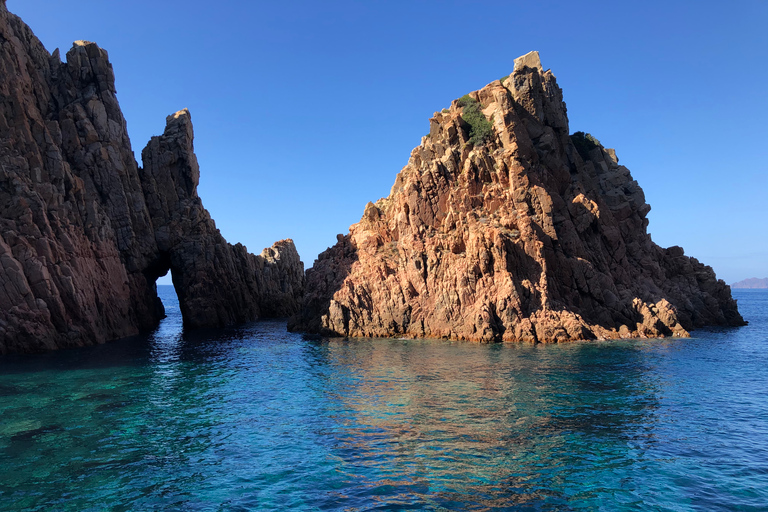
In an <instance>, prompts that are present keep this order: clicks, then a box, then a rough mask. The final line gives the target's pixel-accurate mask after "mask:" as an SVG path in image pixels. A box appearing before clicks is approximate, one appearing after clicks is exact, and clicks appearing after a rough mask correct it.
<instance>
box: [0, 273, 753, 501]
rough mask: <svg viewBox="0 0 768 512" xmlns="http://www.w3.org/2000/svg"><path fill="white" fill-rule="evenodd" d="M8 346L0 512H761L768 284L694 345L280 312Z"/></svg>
mask: <svg viewBox="0 0 768 512" xmlns="http://www.w3.org/2000/svg"><path fill="white" fill-rule="evenodd" d="M161 295H162V296H163V301H164V302H165V304H166V306H167V310H168V314H169V316H168V318H167V319H166V320H164V321H163V323H162V325H161V326H160V328H159V329H158V330H157V331H156V332H155V333H153V334H152V335H151V336H147V337H143V338H136V339H132V340H123V341H118V342H113V343H109V344H107V345H103V346H98V347H90V348H85V349H77V350H69V351H62V352H59V353H51V354H45V355H42V356H34V357H27V356H25V357H18V356H14V357H5V358H0V510H45V511H48V510H72V511H89V510H93V511H96V510H217V511H218V510H349V511H362V510H606V511H618V510H707V511H709V510H768V293H766V292H764V291H736V292H735V295H736V297H737V298H738V299H739V304H740V309H741V311H742V313H743V315H744V316H745V318H747V319H748V320H749V321H750V322H751V323H750V325H749V326H747V327H744V328H738V329H712V330H701V331H697V332H696V333H695V337H694V338H691V339H680V340H636V341H621V342H602V343H574V344H566V345H554V346H542V345H539V346H530V345H491V346H489V345H476V344H471V343H450V342H443V341H409V340H392V339H384V340H362V341H354V342H345V341H342V340H327V339H319V338H307V337H303V336H302V335H298V334H291V333H287V332H286V331H285V323H284V322H277V321H274V322H273V321H268V322H257V323H254V324H250V325H248V326H245V327H242V328H237V329H229V330H224V331H210V332H204V331H203V332H200V331H198V332H191V333H184V332H182V329H181V321H180V320H181V319H180V315H179V311H178V304H177V303H176V300H175V296H174V293H173V288H172V287H161Z"/></svg>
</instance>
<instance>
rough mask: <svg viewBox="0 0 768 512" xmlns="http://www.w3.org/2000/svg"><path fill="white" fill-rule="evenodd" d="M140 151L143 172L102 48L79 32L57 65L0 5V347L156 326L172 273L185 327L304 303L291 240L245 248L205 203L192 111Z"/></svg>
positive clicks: (90, 338)
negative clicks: (160, 284)
mask: <svg viewBox="0 0 768 512" xmlns="http://www.w3.org/2000/svg"><path fill="white" fill-rule="evenodd" d="M144 158H145V160H146V164H145V166H146V169H139V167H138V165H137V163H136V161H135V159H134V155H133V152H132V150H131V144H130V141H129V139H128V134H127V131H126V124H125V119H124V118H123V115H122V113H121V111H120V107H119V104H118V102H117V99H116V96H115V85H114V73H113V70H112V66H111V64H110V63H109V60H108V58H107V53H106V51H104V50H102V49H101V48H99V47H98V46H97V45H95V44H93V43H89V42H86V41H78V42H76V43H75V45H74V46H73V48H72V49H71V50H70V51H69V52H68V53H67V55H66V62H65V63H62V62H61V60H60V57H59V54H58V50H57V51H56V52H54V54H53V55H50V54H49V53H48V52H47V51H46V50H45V48H44V47H43V46H42V44H41V43H40V41H39V40H38V39H37V38H36V37H35V36H34V34H32V32H31V30H30V29H29V27H27V26H26V25H25V24H24V23H23V22H22V21H21V20H20V19H19V18H18V17H16V16H14V15H13V14H10V13H9V12H8V11H7V9H6V7H5V2H4V1H2V0H0V353H6V352H22V351H36V350H45V349H54V348H59V347H67V346H79V345H84V344H90V343H97V342H103V341H106V340H110V339H115V338H120V337H124V336H128V335H132V334H136V333H137V332H139V331H141V330H146V329H150V328H152V327H154V326H156V325H157V323H158V322H159V320H160V319H161V318H162V317H163V308H162V304H161V303H160V301H159V299H158V298H157V292H156V288H155V279H156V278H157V277H158V276H159V275H162V274H164V273H165V272H167V271H168V270H169V269H170V270H171V271H172V272H173V277H174V282H175V283H176V286H177V291H178V293H179V296H180V302H181V304H182V312H183V315H184V321H185V323H186V324H187V325H189V326H191V327H202V326H217V325H225V324H230V323H234V322H239V321H244V320H250V319H253V318H256V317H258V316H262V315H272V316H287V315H289V314H291V313H293V312H295V311H296V306H297V299H298V297H299V296H300V294H301V292H302V287H303V276H302V274H303V265H302V264H301V262H300V261H299V257H298V254H297V253H296V250H295V247H294V246H293V243H292V242H291V241H290V240H285V241H281V242H278V243H277V244H275V246H273V247H272V248H270V249H266V250H265V251H264V252H263V253H262V255H260V256H254V255H251V254H248V253H247V251H246V250H245V248H244V247H243V246H241V245H237V246H231V245H229V244H227V243H226V241H225V240H224V239H223V238H222V237H221V235H220V234H219V231H218V230H217V229H216V227H215V225H214V223H213V221H212V220H211V219H210V215H209V214H208V212H207V211H206V210H205V209H204V208H203V206H202V203H201V202H200V198H199V197H198V196H197V191H196V187H197V181H198V176H199V171H198V168H197V163H196V159H195V157H194V153H193V149H192V126H191V122H190V119H189V115H188V112H186V111H182V112H180V113H178V114H176V115H175V116H171V117H170V118H169V120H168V127H167V129H166V132H165V134H164V135H163V136H161V137H156V138H153V140H152V141H151V142H150V144H149V146H148V147H147V149H146V150H145V151H144Z"/></svg>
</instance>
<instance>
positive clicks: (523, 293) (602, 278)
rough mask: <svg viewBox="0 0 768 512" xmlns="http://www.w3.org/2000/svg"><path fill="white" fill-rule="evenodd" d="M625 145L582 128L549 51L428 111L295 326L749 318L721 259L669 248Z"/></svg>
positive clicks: (456, 331) (579, 330)
mask: <svg viewBox="0 0 768 512" xmlns="http://www.w3.org/2000/svg"><path fill="white" fill-rule="evenodd" d="M649 210H650V206H648V204H646V202H645V196H644V195H643V191H642V189H641V188H640V186H639V185H638V184H637V182H636V181H635V180H633V179H632V176H631V175H630V172H629V170H628V169H627V168H626V167H624V166H622V165H619V163H618V158H617V157H616V153H615V152H614V151H613V150H611V149H606V148H603V147H602V146H601V145H600V144H599V142H598V141H597V140H596V139H594V138H593V137H591V136H589V135H588V134H584V133H578V132H577V133H576V134H573V135H571V134H570V133H569V127H568V116H567V111H566V107H565V103H563V98H562V91H561V89H560V87H558V85H557V82H556V80H555V76H554V75H553V74H552V72H551V71H544V70H543V68H542V66H541V61H540V59H539V55H538V53H537V52H531V53H528V54H526V55H524V56H522V57H520V58H518V59H516V60H515V63H514V71H513V72H512V74H511V75H510V76H509V77H506V78H505V79H503V81H496V82H493V83H491V84H489V85H487V86H485V87H483V88H482V89H480V90H479V91H475V92H472V93H470V94H469V95H467V96H465V97H463V98H461V99H459V100H456V101H454V102H453V103H452V104H451V106H450V108H449V109H446V110H443V111H442V112H437V113H435V115H434V117H433V118H432V119H430V131H429V135H427V136H425V137H424V138H423V139H422V141H421V144H420V145H419V146H418V147H417V148H415V149H414V150H413V151H412V152H411V157H410V160H409V162H408V165H406V166H405V168H403V169H402V170H401V171H400V173H399V174H398V175H397V177H396V179H395V184H394V186H393V187H392V191H391V193H390V195H389V196H388V197H386V198H383V199H380V200H379V201H377V202H376V203H369V204H368V205H367V207H366V208H365V212H364V213H363V216H362V219H361V220H360V222H359V223H357V224H355V225H353V226H352V227H351V228H350V231H349V234H348V235H345V236H341V235H340V236H339V240H338V243H337V244H336V245H334V246H333V247H331V248H329V249H328V250H327V251H325V252H324V253H322V254H321V255H320V256H319V257H318V259H317V261H316V262H315V264H314V266H313V267H312V268H311V269H310V270H309V271H308V272H307V290H306V295H305V298H304V303H303V308H302V312H301V314H299V315H297V316H296V317H294V318H293V319H292V321H291V322H290V328H291V329H293V330H304V331H310V332H319V333H324V334H328V335H340V336H355V337H357V336H395V335H397V336H401V335H404V336H409V337H430V338H448V339H465V340H474V341H483V342H491V341H529V342H558V341H567V340H578V339H591V338H620V337H621V338H624V337H645V336H671V335H673V336H687V335H688V331H689V330H690V329H693V328H695V327H699V326H703V325H707V324H717V325H743V324H744V321H743V319H742V318H741V316H740V315H739V312H738V310H737V308H736V302H735V301H734V300H733V299H732V298H731V293H730V289H729V287H728V286H727V285H726V284H725V283H724V282H723V281H719V280H718V279H717V278H716V277H715V274H714V272H713V271H712V269H711V268H710V267H708V266H705V265H703V264H701V263H699V262H698V261H697V260H696V259H695V258H690V257H686V256H684V254H683V250H682V249H681V248H679V247H670V248H668V249H663V248H661V247H659V246H657V245H656V244H654V243H653V241H652V240H651V237H650V235H649V234H648V233H647V231H646V227H647V225H648V220H647V219H646V214H647V213H648V211H649Z"/></svg>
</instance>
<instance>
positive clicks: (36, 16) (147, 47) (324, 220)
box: [7, 0, 768, 283]
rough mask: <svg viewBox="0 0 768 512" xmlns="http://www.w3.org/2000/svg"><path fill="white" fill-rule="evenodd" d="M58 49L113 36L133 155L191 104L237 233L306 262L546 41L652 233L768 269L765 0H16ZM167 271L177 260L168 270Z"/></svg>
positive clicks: (727, 266) (577, 121) (215, 199)
mask: <svg viewBox="0 0 768 512" xmlns="http://www.w3.org/2000/svg"><path fill="white" fill-rule="evenodd" d="M7 4H8V8H9V10H11V11H12V12H14V13H16V14H18V15H20V16H21V17H22V18H23V19H24V20H25V21H26V22H27V24H29V25H30V26H31V27H32V30H33V31H34V32H35V34H36V35H37V36H38V37H39V38H40V39H41V40H42V41H43V43H44V44H45V46H46V48H47V49H48V50H49V51H53V50H54V49H55V48H57V47H60V48H61V50H62V53H65V52H66V50H67V49H69V48H70V46H71V43H72V41H74V40H76V39H87V40H91V41H95V42H97V43H98V44H99V45H100V46H101V47H103V48H105V49H107V50H108V51H109V55H110V60H111V62H112V64H113V66H114V68H115V72H116V75H117V90H118V99H119V100H120V104H121V106H122V109H123V112H124V114H125V117H126V119H127V121H128V130H129V132H130V135H131V140H132V143H133V149H134V152H135V153H136V155H137V157H139V158H140V153H141V149H142V148H143V147H144V145H145V144H146V142H147V140H148V139H149V137H151V136H152V135H156V134H159V133H161V132H162V130H163V127H164V125H165V116H166V115H168V114H170V113H173V112H175V111H177V110H179V109H181V108H184V107H187V108H189V109H190V111H191V112H192V118H193V121H194V125H195V134H196V139H195V149H196V152H197V156H198V159H199V161H200V168H201V181H200V188H199V193H200V196H201V197H202V198H203V203H204V204H205V206H206V207H207V208H208V210H209V211H210V212H211V215H212V216H213V218H214V219H215V220H216V223H217V226H218V227H219V228H220V230H221V232H222V233H223V235H224V236H225V237H226V238H227V240H228V241H229V242H231V243H235V242H241V243H243V244H245V245H246V246H247V247H248V249H249V250H250V251H251V252H256V253H258V252H260V251H261V249H262V248H263V247H266V246H269V245H271V244H272V243H273V242H274V241H276V240H279V239H281V238H286V237H290V238H293V239H294V240H295V242H296V245H297V247H298V249H299V252H300V254H301V256H302V259H303V260H304V263H305V265H306V266H307V267H309V266H311V265H312V262H313V261H314V259H315V257H316V256H317V254H318V253H319V252H321V251H323V250H324V249H325V248H326V247H328V246H329V245H332V244H333V243H334V242H335V235H336V234H337V233H346V232H347V230H348V227H349V225H350V224H353V223H355V222H357V221H358V220H359V219H360V216H361V215H362V212H363V208H364V206H365V204H366V203H367V202H368V201H375V200H376V199H378V198H379V197H382V196H386V195H388V193H389V189H390V187H391V186H392V183H393V182H394V179H395V175H396V173H397V172H398V171H399V170H400V169H401V168H402V167H403V166H404V165H405V164H406V163H407V161H408V156H409V154H410V151H411V149H412V148H413V147H415V146H416V145H417V144H418V143H419V140H420V138H421V136H422V135H424V134H425V133H426V132H427V131H428V126H429V123H428V119H429V117H430V116H431V115H432V114H433V112H435V111H438V110H440V109H442V108H443V107H447V106H448V105H449V104H450V102H451V100H453V99H454V98H458V97H460V96H462V95H463V94H465V93H467V92H469V91H472V90H475V89H478V88H480V87H482V86H483V85H485V84H487V83H488V82H491V81H492V80H495V79H497V78H500V77H502V76H504V75H507V74H509V73H510V71H511V70H512V66H513V60H514V58H515V57H517V56H519V55H522V54H524V53H527V52H528V51H530V50H538V51H539V52H540V53H541V58H542V63H543V64H544V67H545V68H551V69H552V70H553V72H554V73H555V75H556V76H557V79H558V83H559V84H560V86H561V87H562V88H563V91H564V95H565V101H566V103H567V105H568V115H569V118H570V124H571V131H576V130H582V131H587V132H591V133H592V134H594V135H595V136H596V137H597V138H598V139H600V141H602V142H603V144H604V145H605V146H607V147H614V148H616V151H617V153H618V155H619V158H620V160H621V163H623V164H624V165H626V166H627V167H629V169H630V170H631V171H632V175H633V176H634V178H635V179H637V180H638V182H639V183H640V185H641V186H642V187H643V189H644V190H645V194H646V199H647V201H648V203H649V204H650V205H651V206H652V207H653V209H652V211H651V213H650V214H649V219H650V226H649V231H650V232H651V234H652V236H653V239H654V241H655V242H656V243H658V244H659V245H662V246H665V247H666V246H670V245H680V246H682V247H684V248H685V251H686V254H688V255H691V256H695V257H697V258H698V259H699V260H701V261H703V262H704V263H707V264H709V265H711V266H713V267H714V269H715V271H716V272H717V275H718V276H719V277H721V278H722V279H725V280H726V281H727V282H728V283H731V282H734V281H736V280H740V279H743V278H747V277H767V276H768V128H766V126H768V125H767V124H766V120H768V94H767V91H768V30H767V29H766V27H768V2H766V1H765V0H755V1H734V2H730V3H725V2H709V1H696V2H694V1H689V2H682V1H680V2H655V1H651V2H615V1H614V2H548V1H540V2H531V1H526V2H515V1H507V2H501V1H499V2H490V1H485V2H471V3H467V2H451V1H443V2H436V1H434V2H430V1H410V2H396V1H374V0H370V1H365V2H362V1H361V2H298V1H283V2H260V1H250V2H245V1H228V0H220V1H218V2H210V1H207V2H202V1H195V0H186V1H175V0H174V1H165V0H164V1H158V0H155V1H153V2H149V1H144V0H134V1H131V2H127V1H122V2H114V1H110V2H107V1H104V0H79V1H78V2H61V1H60V0H55V1H54V0H8V2H7ZM163 279H164V281H161V282H167V283H170V280H169V278H168V277H166V278H163Z"/></svg>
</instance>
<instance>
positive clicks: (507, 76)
mask: <svg viewBox="0 0 768 512" xmlns="http://www.w3.org/2000/svg"><path fill="white" fill-rule="evenodd" d="M507 78H509V75H506V76H503V77H501V78H499V82H501V85H504V80H506V79H507Z"/></svg>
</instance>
